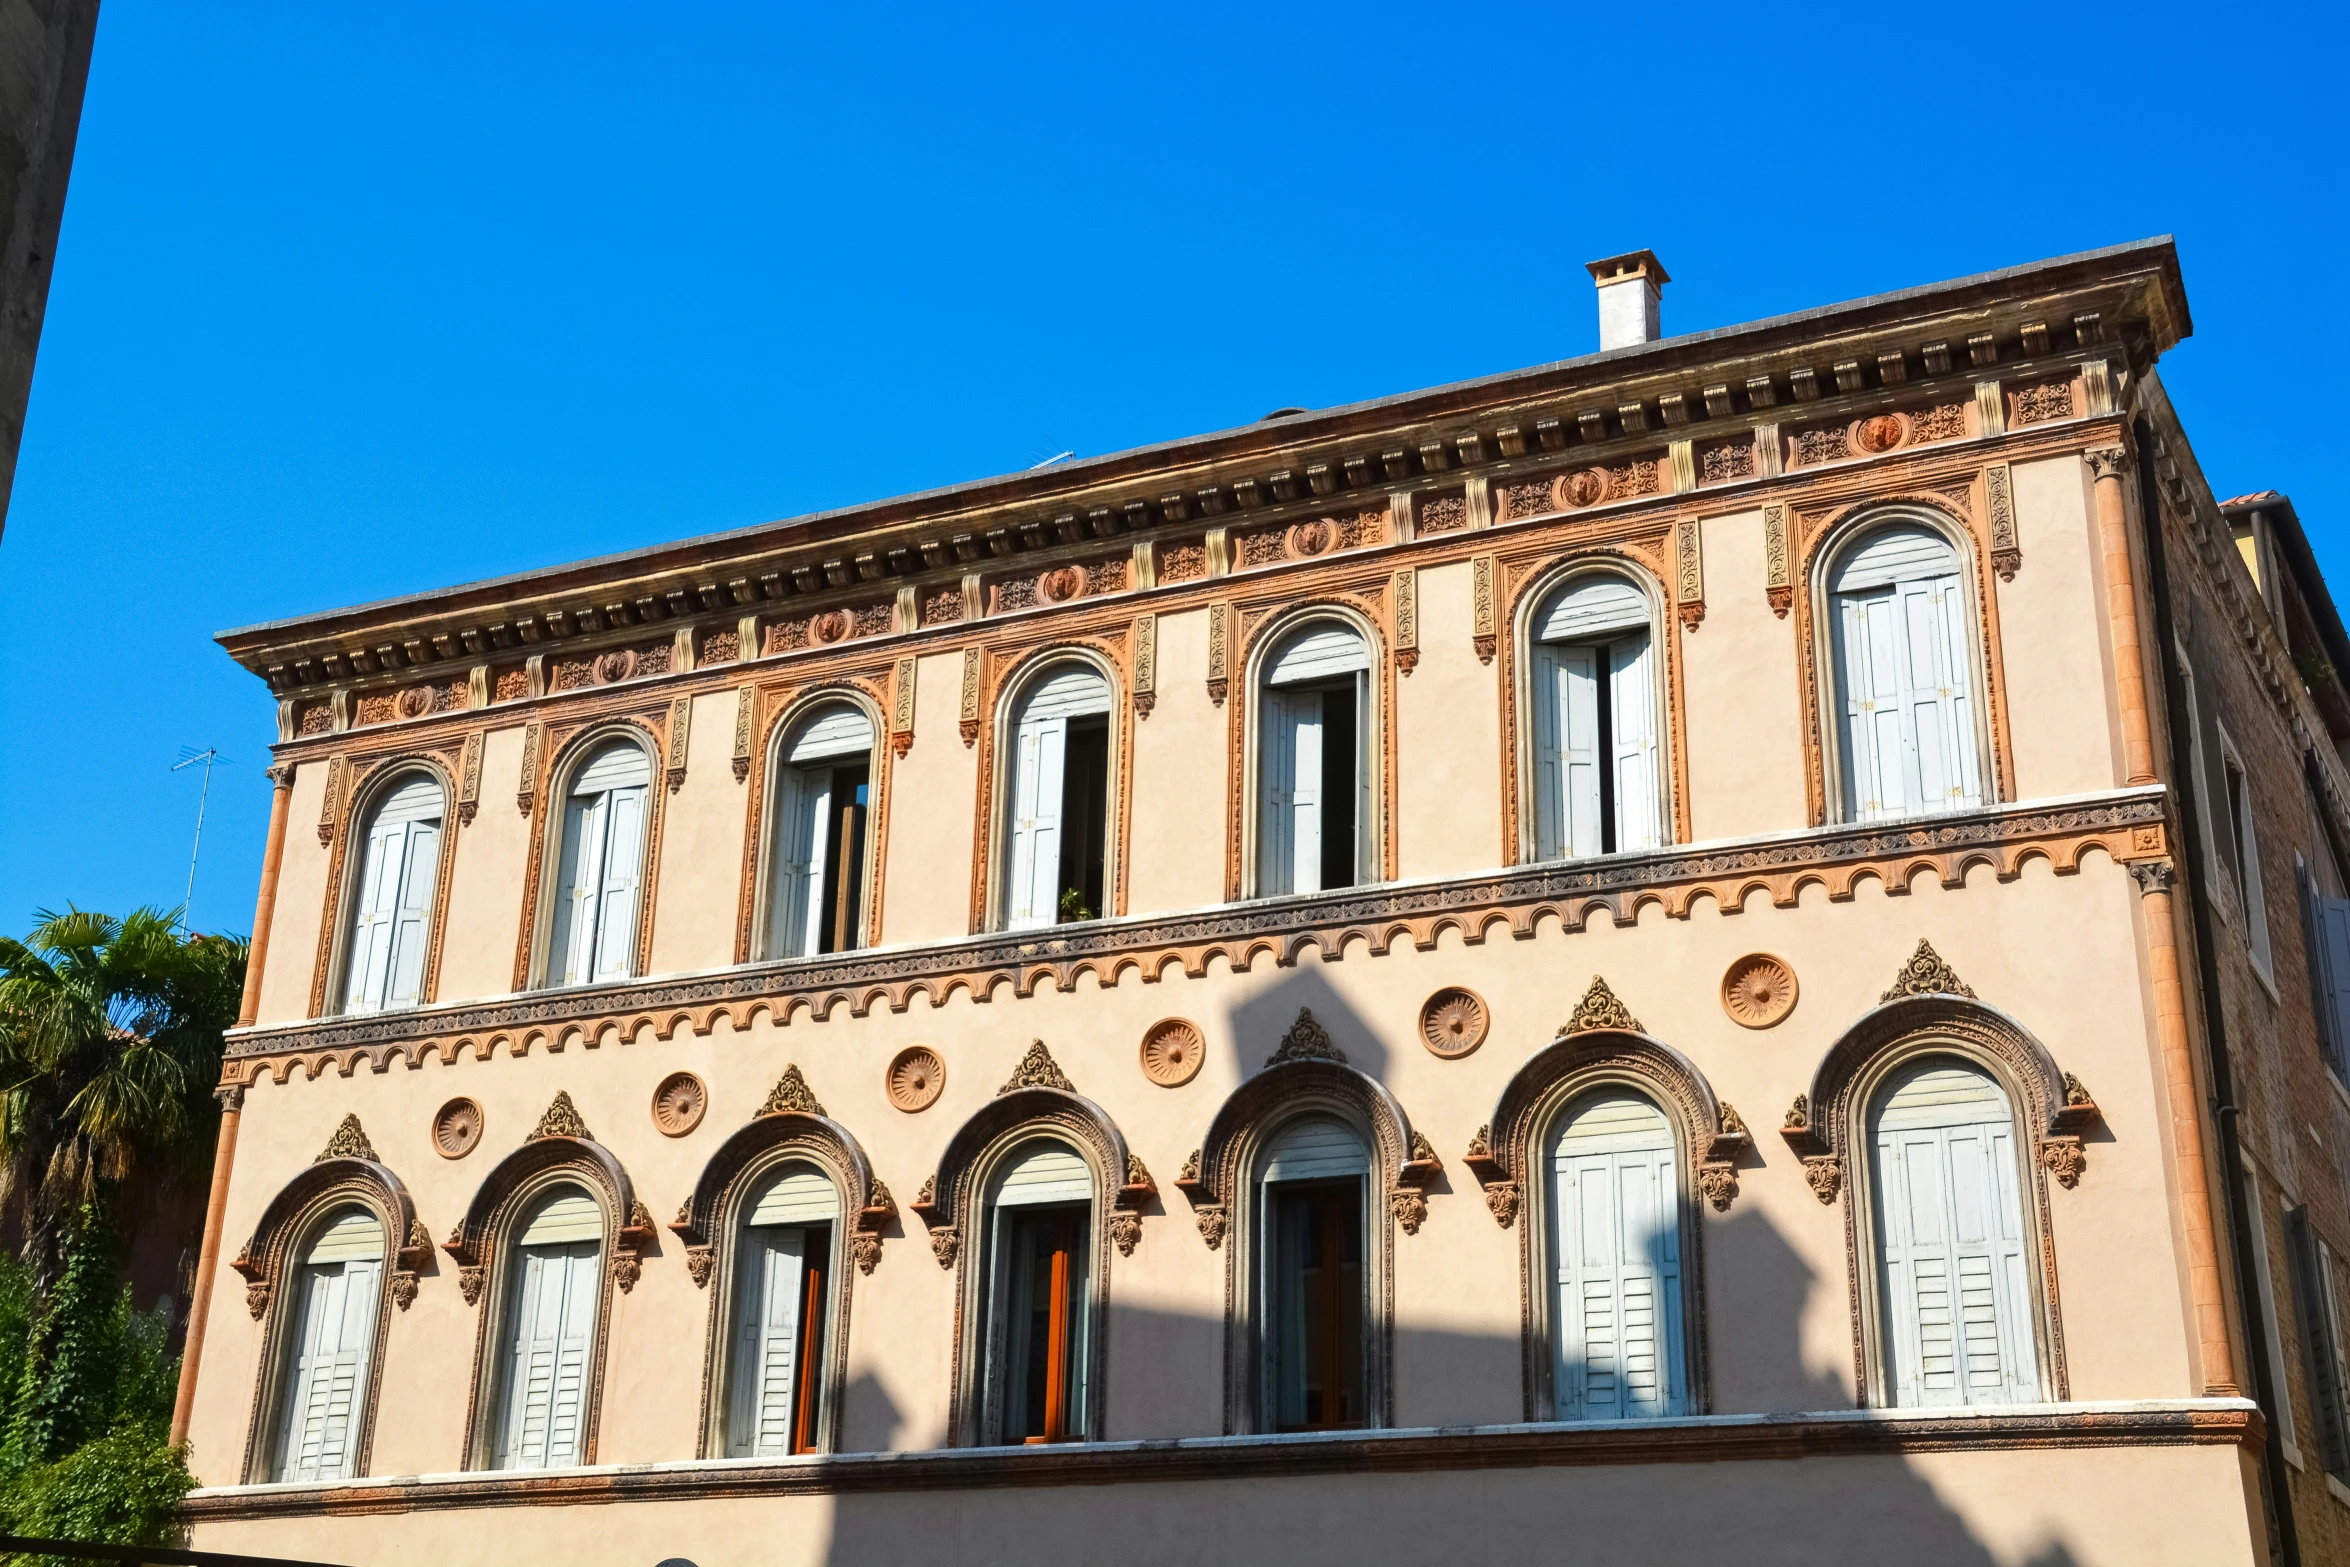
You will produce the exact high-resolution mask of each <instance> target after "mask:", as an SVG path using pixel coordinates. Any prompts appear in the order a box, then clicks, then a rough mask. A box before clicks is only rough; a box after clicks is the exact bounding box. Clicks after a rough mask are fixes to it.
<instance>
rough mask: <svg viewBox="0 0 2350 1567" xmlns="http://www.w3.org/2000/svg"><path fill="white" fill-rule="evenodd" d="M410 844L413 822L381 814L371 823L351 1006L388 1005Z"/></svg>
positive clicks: (356, 906) (354, 932)
mask: <svg viewBox="0 0 2350 1567" xmlns="http://www.w3.org/2000/svg"><path fill="white" fill-rule="evenodd" d="M384 814H389V813H384ZM407 849H408V824H407V823H405V822H397V821H385V820H384V819H383V816H382V815H379V816H378V817H377V819H376V820H375V821H374V822H373V823H372V824H371V825H370V826H369V828H368V832H367V847H366V851H365V857H364V858H363V859H362V861H361V862H360V873H359V895H358V897H357V898H356V899H355V900H354V901H353V917H352V920H351V955H350V960H349V963H350V984H349V987H348V989H347V992H346V998H345V1001H344V1009H345V1010H346V1011H350V1012H374V1011H377V1010H379V1009H380V1008H382V1006H383V1005H384V998H385V993H386V989H387V981H388V980H389V978H390V975H391V967H392V934H393V929H394V927H395V926H396V925H397V924H398V922H399V901H400V884H401V883H402V882H403V881H404V880H405V879H406V878H405V877H404V876H403V874H402V864H401V861H402V859H403V858H404V856H405V855H406V853H407Z"/></svg>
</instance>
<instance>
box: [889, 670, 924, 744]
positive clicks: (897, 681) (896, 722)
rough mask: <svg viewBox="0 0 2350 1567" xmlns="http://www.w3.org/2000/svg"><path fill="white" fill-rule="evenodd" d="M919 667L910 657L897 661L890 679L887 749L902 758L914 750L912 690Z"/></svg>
mask: <svg viewBox="0 0 2350 1567" xmlns="http://www.w3.org/2000/svg"><path fill="white" fill-rule="evenodd" d="M919 674H920V665H919V664H918V663H917V662H916V660H915V659H913V658H912V657H911V656H909V657H906V658H901V659H899V660H898V661H897V668H896V671H895V672H894V674H893V675H892V677H891V683H890V702H889V748H890V750H891V751H892V752H894V753H895V754H896V755H898V756H900V757H903V756H904V755H905V754H906V753H907V752H908V751H911V750H912V749H914V688H915V684H916V677H917V676H918V675H919Z"/></svg>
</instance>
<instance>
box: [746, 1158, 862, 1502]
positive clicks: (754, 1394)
mask: <svg viewBox="0 0 2350 1567" xmlns="http://www.w3.org/2000/svg"><path fill="white" fill-rule="evenodd" d="M839 1218H840V1194H839V1192H838V1191H837V1190H836V1189H835V1187H834V1186H833V1184H832V1182H831V1180H830V1179H828V1178H827V1177H826V1176H824V1175H823V1174H822V1173H821V1172H819V1171H816V1170H812V1169H807V1168H804V1167H803V1168H795V1169H791V1170H788V1171H785V1172H783V1173H781V1174H779V1175H778V1176H776V1178H775V1179H774V1180H772V1181H770V1182H769V1183H768V1184H767V1186H766V1188H765V1189H764V1190H763V1191H761V1192H760V1194H759V1197H758V1200H757V1201H756V1202H754V1203H752V1204H751V1206H750V1210H749V1212H747V1213H746V1214H744V1216H743V1221H742V1236H741V1239H740V1241H739V1242H738V1243H737V1244H738V1248H739V1249H738V1250H737V1252H736V1256H735V1278H736V1284H737V1290H736V1294H737V1301H736V1307H735V1332H734V1359H733V1374H732V1389H731V1397H730V1399H729V1401H728V1405H727V1424H726V1453H727V1456H728V1457H730V1458H754V1457H756V1458H769V1457H779V1456H783V1455H786V1454H790V1453H808V1452H814V1451H815V1450H816V1448H817V1445H818V1430H817V1421H818V1416H819V1413H820V1409H819V1403H820V1399H821V1397H822V1394H821V1391H820V1388H821V1382H822V1378H823V1375H824V1318H825V1302H826V1296H827V1291H828V1288H829V1277H828V1276H829V1274H830V1271H831V1266H832V1226H833V1225H834V1224H835V1223H836V1222H837V1221H838V1220H839Z"/></svg>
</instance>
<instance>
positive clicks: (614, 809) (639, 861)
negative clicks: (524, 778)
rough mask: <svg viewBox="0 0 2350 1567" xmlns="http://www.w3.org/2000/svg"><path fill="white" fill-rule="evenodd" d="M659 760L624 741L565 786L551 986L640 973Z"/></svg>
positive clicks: (599, 753) (549, 962) (549, 967)
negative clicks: (640, 923)
mask: <svg viewBox="0 0 2350 1567" xmlns="http://www.w3.org/2000/svg"><path fill="white" fill-rule="evenodd" d="M652 782H653V764H652V762H651V760H650V759H649V758H648V757H647V756H646V755H645V751H644V748H643V747H642V746H640V745H638V744H636V743H635V742H633V741H628V740H622V741H616V742H615V743H613V744H611V745H608V746H605V747H604V748H603V749H601V750H599V751H597V752H595V753H594V754H593V755H591V756H590V757H588V759H587V761H586V762H585V764H584V765H582V766H581V767H580V768H579V770H578V771H577V772H575V773H573V774H572V776H571V783H570V787H569V788H568V789H566V790H565V791H564V797H563V814H562V829H561V830H562V843H561V852H560V854H559V856H558V858H557V860H556V870H555V887H554V909H553V920H552V923H551V929H550V931H549V935H548V942H547V960H546V983H548V984H550V985H588V984H598V983H601V982H603V981H605V980H613V979H626V978H628V977H629V976H630V975H632V974H633V973H635V971H636V936H637V914H638V905H639V895H640V893H641V891H642V888H643V883H644V874H645V864H644V861H645V816H646V812H647V810H648V809H649V808H650V801H649V799H648V798H647V796H648V794H649V792H650V790H651V787H652Z"/></svg>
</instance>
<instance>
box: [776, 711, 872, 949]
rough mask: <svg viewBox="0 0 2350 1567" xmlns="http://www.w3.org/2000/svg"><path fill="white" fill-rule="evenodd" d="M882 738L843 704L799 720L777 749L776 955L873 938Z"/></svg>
mask: <svg viewBox="0 0 2350 1567" xmlns="http://www.w3.org/2000/svg"><path fill="white" fill-rule="evenodd" d="M873 740H874V730H873V720H872V719H871V718H870V717H868V716H867V715H866V714H865V712H864V710H863V709H861V708H858V707H855V706H853V705H851V704H849V703H846V702H841V703H833V704H828V705H826V706H823V707H820V708H818V709H817V710H816V711H815V712H813V713H810V714H808V715H807V716H806V717H805V718H802V719H801V720H799V721H798V722H797V723H795V724H794V725H792V727H791V729H790V730H789V731H788V732H787V733H786V734H785V735H784V736H783V737H782V740H781V743H780V744H779V745H778V747H777V751H776V765H775V767H774V769H773V770H772V773H771V775H770V776H771V785H770V787H771V789H772V794H771V796H770V799H771V804H770V809H769V815H768V820H769V822H770V823H771V824H772V825H771V827H770V829H769V838H768V846H769V847H768V880H767V928H766V951H765V956H767V957H771V958H804V957H813V956H816V955H817V954H819V953H825V952H846V951H848V950H850V949H851V948H854V947H861V946H863V945H864V944H865V916H866V896H867V893H866V886H865V881H866V865H867V862H868V861H869V860H870V859H871V855H870V853H869V852H868V849H869V844H868V840H869V838H870V830H869V823H870V820H871V809H872V780H873Z"/></svg>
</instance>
